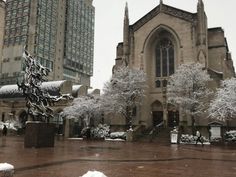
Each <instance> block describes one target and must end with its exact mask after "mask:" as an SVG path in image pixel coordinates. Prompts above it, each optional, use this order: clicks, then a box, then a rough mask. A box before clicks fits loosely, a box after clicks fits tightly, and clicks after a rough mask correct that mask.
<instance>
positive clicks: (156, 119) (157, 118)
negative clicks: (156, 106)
mask: <svg viewBox="0 0 236 177" xmlns="http://www.w3.org/2000/svg"><path fill="white" fill-rule="evenodd" d="M152 118H153V126H156V125H159V124H161V123H162V122H163V111H153V112H152Z"/></svg>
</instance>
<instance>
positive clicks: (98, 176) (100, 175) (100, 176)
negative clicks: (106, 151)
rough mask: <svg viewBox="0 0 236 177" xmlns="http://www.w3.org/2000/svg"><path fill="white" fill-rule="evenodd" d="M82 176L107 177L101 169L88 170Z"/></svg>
mask: <svg viewBox="0 0 236 177" xmlns="http://www.w3.org/2000/svg"><path fill="white" fill-rule="evenodd" d="M82 177H107V176H105V175H104V174H103V173H102V172H99V171H88V172H87V173H86V174H84V175H83V176H82Z"/></svg>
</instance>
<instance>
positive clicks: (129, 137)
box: [126, 130, 134, 142]
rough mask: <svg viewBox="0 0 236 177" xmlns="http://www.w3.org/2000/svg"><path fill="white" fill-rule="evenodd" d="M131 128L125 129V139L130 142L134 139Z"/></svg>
mask: <svg viewBox="0 0 236 177" xmlns="http://www.w3.org/2000/svg"><path fill="white" fill-rule="evenodd" d="M133 133H134V132H133V130H127V132H126V141H129V142H132V141H133V140H134V135H133Z"/></svg>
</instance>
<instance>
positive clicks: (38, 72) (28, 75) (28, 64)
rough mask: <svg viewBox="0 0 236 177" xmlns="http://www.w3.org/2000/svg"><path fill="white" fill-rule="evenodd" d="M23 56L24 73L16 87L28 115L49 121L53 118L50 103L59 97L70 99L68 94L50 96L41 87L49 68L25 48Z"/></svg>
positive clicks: (59, 98)
mask: <svg viewBox="0 0 236 177" xmlns="http://www.w3.org/2000/svg"><path fill="white" fill-rule="evenodd" d="M23 57H24V58H25V74H24V78H23V80H22V82H21V83H18V82H17V85H18V89H19V90H21V91H22V92H23V95H24V97H25V100H26V106H27V109H28V115H30V116H31V117H32V119H33V121H44V122H49V119H50V118H53V110H52V109H51V108H50V105H51V104H53V103H54V102H57V101H59V100H61V99H71V97H70V96H66V95H58V96H51V95H50V94H49V93H48V92H47V91H45V90H43V89H42V88H41V86H42V83H43V82H44V81H46V79H47V76H48V74H49V72H50V69H48V68H46V67H44V66H42V65H41V64H40V63H39V62H37V61H36V59H35V58H33V57H32V56H31V55H30V54H29V53H28V52H27V51H26V50H25V51H24V53H23Z"/></svg>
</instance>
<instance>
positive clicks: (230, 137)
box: [225, 130, 236, 142]
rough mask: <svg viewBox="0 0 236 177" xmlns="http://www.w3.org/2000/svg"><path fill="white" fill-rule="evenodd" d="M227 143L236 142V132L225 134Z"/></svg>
mask: <svg viewBox="0 0 236 177" xmlns="http://www.w3.org/2000/svg"><path fill="white" fill-rule="evenodd" d="M225 141H228V142H236V130H231V131H228V132H225Z"/></svg>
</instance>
